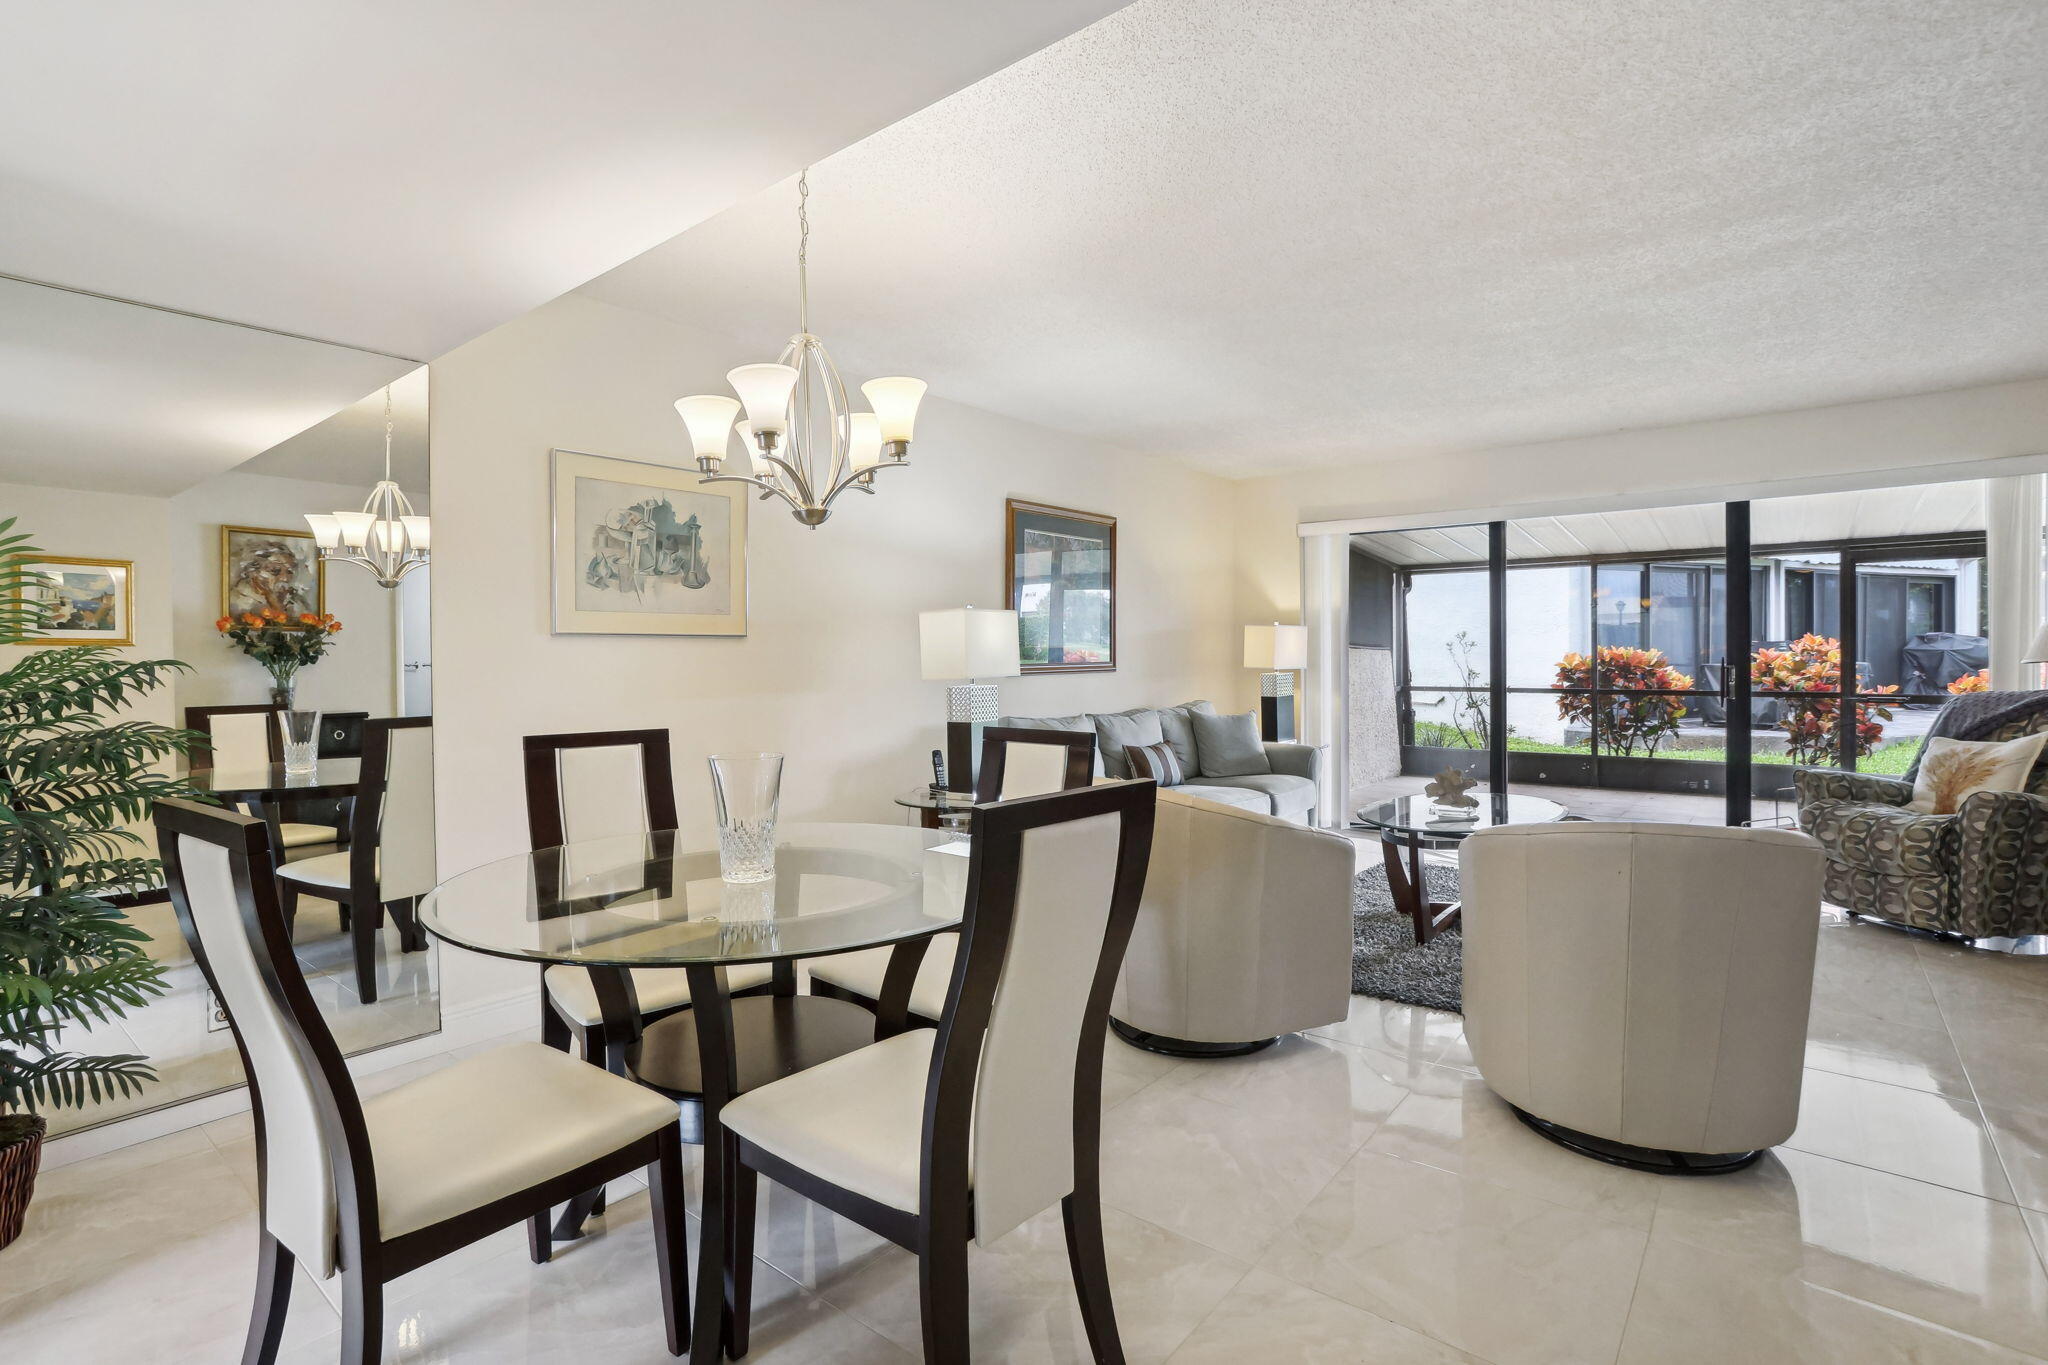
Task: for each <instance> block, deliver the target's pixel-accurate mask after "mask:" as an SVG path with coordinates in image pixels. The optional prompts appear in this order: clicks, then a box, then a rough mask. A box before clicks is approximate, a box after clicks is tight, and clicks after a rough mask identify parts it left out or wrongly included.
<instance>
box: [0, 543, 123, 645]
mask: <svg viewBox="0 0 2048 1365" xmlns="http://www.w3.org/2000/svg"><path fill="white" fill-rule="evenodd" d="M22 567H23V568H25V569H27V570H28V571H29V572H30V573H33V574H35V575H37V576H38V578H39V580H40V586H39V587H36V588H31V589H28V590H27V591H28V592H31V593H34V594H36V595H37V596H39V597H41V598H42V599H43V600H44V601H47V602H50V603H52V604H53V605H52V608H51V611H50V615H49V618H48V620H47V622H46V623H45V625H44V628H43V630H42V633H41V634H39V635H37V636H36V638H34V639H32V640H22V641H19V642H18V643H21V644H25V645H132V644H134V643H135V619H134V618H135V583H134V575H135V566H134V565H133V564H132V563H131V562H130V561H128V560H125V559H81V558H76V557H73V556H69V555H38V556H37V557H36V558H34V559H30V560H26V561H24V563H23V565H22Z"/></svg>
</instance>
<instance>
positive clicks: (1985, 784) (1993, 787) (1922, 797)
mask: <svg viewBox="0 0 2048 1365" xmlns="http://www.w3.org/2000/svg"><path fill="white" fill-rule="evenodd" d="M2044 742H2048V733H2042V734H2038V735H2024V736H2022V737H2020V738H2019V739H2008V740H2003V741H2000V740H1974V739H1949V738H1946V737H1945V736H1936V737H1934V738H1932V739H1930V740H1928V741H1927V747H1926V748H1925V749H1923V750H1921V752H1920V771H1919V772H1918V773H1917V774H1915V776H1914V778H1913V799H1912V800H1911V801H1909V802H1907V803H1906V809H1907V810H1913V811H1920V812H1923V813H1925V814H1929V815H1953V814H1955V813H1956V812H1957V811H1959V810H1961V809H1962V807H1963V798H1965V797H1967V796H1969V795H1971V794H1972V793H1974V792H2017V791H2025V790H2026V789H2027V777H2028V776H2029V775H2030V774H2031V773H2032V772H2033V771H2034V760H2035V759H2037V758H2039V757H2040V756H2041V745H2042V744H2043V743H2044Z"/></svg>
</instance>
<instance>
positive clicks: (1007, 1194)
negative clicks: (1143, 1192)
mask: <svg viewBox="0 0 2048 1365" xmlns="http://www.w3.org/2000/svg"><path fill="white" fill-rule="evenodd" d="M1155 793H1156V788H1155V787H1154V785H1153V784H1152V783H1151V782H1150V781H1136V782H1114V783H1106V784H1103V785H1101V786H1092V787H1088V788H1086V789H1083V790H1076V791H1064V792H1057V793H1053V794H1050V795H1045V796H1033V797H1026V798H1021V799H1018V800H1013V801H1004V802H1000V803H998V804H994V805H980V806H976V807H975V809H974V813H973V817H972V819H973V850H972V853H971V854H970V859H971V861H970V865H969V868H968V873H967V885H968V892H967V904H966V916H965V918H964V919H963V921H962V924H961V929H960V934H959V937H960V949H959V953H958V955H957V959H956V962H955V965H954V969H953V975H952V980H951V981H950V983H949V984H948V986H947V991H946V1001H945V1007H944V1009H943V1010H942V1011H941V1014H940V1018H939V1026H938V1028H937V1029H936V1030H933V1029H925V1028H914V1029H909V1030H907V1031H905V1032H902V1033H898V1034H895V1035H894V1036H892V1037H889V1038H886V1039H883V1040H881V1041H879V1042H876V1043H872V1044H870V1045H869V1046H867V1047H864V1048H861V1049H860V1050H858V1051H856V1052H850V1053H847V1054H845V1055H844V1056H841V1057H837V1058H835V1059H833V1060H831V1061H829V1062H824V1063H822V1064H820V1065H818V1066H814V1067H812V1068H810V1069H809V1070H807V1071H799V1072H797V1073H796V1074H795V1075H792V1076H788V1077H785V1078H784V1079H782V1080H778V1081H772V1082H770V1083H769V1084H767V1085H764V1086H761V1087H760V1088H759V1089H756V1090H752V1091H749V1092H747V1093H746V1094H744V1095H741V1096H740V1097H739V1098H737V1099H735V1100H733V1101H731V1102H730V1103H728V1104H726V1105H725V1107H724V1108H723V1110H722V1111H721V1115H720V1117H721V1121H722V1124H723V1129H722V1134H723V1136H722V1141H723V1143H724V1151H723V1153H722V1155H723V1157H724V1159H725V1161H726V1162H727V1163H728V1169H730V1170H732V1171H733V1172H734V1175H733V1179H732V1181H731V1194H730V1197H729V1199H728V1200H721V1201H719V1202H718V1204H717V1205H715V1206H712V1205H708V1204H707V1207H706V1208H705V1209H704V1210H703V1218H704V1221H703V1228H702V1238H701V1240H700V1242H699V1246H700V1251H699V1255H700V1256H703V1257H706V1258H710V1257H718V1256H730V1258H731V1260H730V1265H729V1267H728V1269H727V1272H726V1273H727V1279H726V1283H728V1284H730V1285H732V1286H733V1289H732V1292H733V1300H734V1301H733V1309H732V1311H733V1332H732V1335H733V1341H734V1342H735V1344H736V1345H737V1344H738V1343H743V1342H744V1341H745V1340H746V1335H747V1333H746V1326H745V1322H746V1317H747V1313H748V1308H749V1304H748V1293H749V1289H750V1287H751V1286H750V1276H749V1275H748V1274H747V1271H746V1267H748V1266H749V1265H751V1263H752V1258H753V1252H754V1248H753V1243H754V1210H755V1197H756V1176H757V1174H758V1175H765V1176H767V1177H768V1178H769V1179H771V1180H773V1181H775V1182H776V1183H777V1184H780V1185H783V1186H786V1187H787V1188H789V1189H791V1190H794V1191H796V1192H797V1193H799V1194H801V1195H804V1196H805V1197H807V1198H809V1199H811V1200H813V1201H814V1202H816V1203H819V1204H822V1205H823V1206H825V1207H826V1208H828V1209H831V1210H832V1211H833V1212H834V1213H837V1214H839V1215H840V1216H842V1217H845V1218H850V1219H852V1220H853V1221H854V1222H856V1223H859V1224H861V1225H862V1226H863V1227H866V1228H868V1229H870V1230H871V1231H873V1232H876V1233H879V1234H880V1235H882V1236H884V1237H887V1238H888V1239H889V1240H890V1241H892V1242H894V1243H896V1244H897V1245H898V1246H901V1247H904V1248H906V1249H908V1250H910V1251H913V1252H915V1253H916V1254H917V1258H918V1295H919V1300H920V1305H921V1316H922V1320H923V1329H924V1358H925V1359H926V1360H927V1361H932V1362H964V1361H966V1360H967V1359H968V1358H969V1346H968V1336H969V1317H968V1286H967V1243H968V1240H969V1239H970V1238H971V1239H973V1240H975V1241H978V1242H980V1243H981V1244H982V1245H983V1246H986V1245H988V1244H989V1243H991V1242H993V1241H995V1240H996V1239H997V1238H999V1237H1001V1236H1002V1235H1003V1234H1004V1233H1006V1232H1009V1231H1010V1230H1011V1229H1013V1228H1015V1227H1017V1226H1018V1225H1020V1224H1022V1223H1024V1222H1025V1221H1026V1220H1028V1219H1030V1218H1032V1217H1033V1216H1035V1215H1036V1214H1038V1213H1039V1212H1040V1211H1041V1210H1043V1209H1046V1208H1048V1207H1050V1206H1051V1205H1053V1204H1055V1203H1057V1204H1059V1205H1060V1209H1061V1214H1062V1216H1063V1218H1064V1220H1065V1223H1066V1240H1067V1255H1068V1260H1069V1262H1070V1265H1071V1269H1072V1272H1073V1277H1074V1287H1075V1290H1076V1291H1077V1294H1078V1296H1079V1299H1080V1306H1081V1317H1082V1321H1083V1324H1084V1325H1085V1327H1086V1329H1087V1333H1088V1344H1089V1347H1090V1350H1091V1352H1092V1354H1093V1356H1094V1358H1095V1359H1096V1360H1097V1361H1118V1362H1120V1361H1122V1360H1123V1358H1124V1357H1123V1348H1122V1345H1121V1343H1120V1341H1119V1339H1118V1335H1117V1326H1116V1311H1115V1307H1114V1304H1113V1302H1112V1299H1111V1294H1110V1285H1109V1269H1108V1264H1107V1261H1106V1259H1105V1257H1104V1253H1103V1245H1102V1205H1101V1195H1100V1180H1099V1172H1098V1159H1097V1158H1098V1151H1099V1142H1100V1130H1101V1117H1102V1049H1103V1043H1104V1036H1105V1030H1106V1025H1107V1022H1108V1018H1109V1000H1110V993H1111V991H1112V990H1113V988H1114V987H1115V984H1116V977H1117V971H1118V968H1119V966H1120V965H1121V963H1122V961H1123V955H1124V948H1125V946H1126V945H1127V944H1128V943H1129V941H1130V935H1131V926H1132V923H1133V922H1134V921H1135V919H1136V918H1137V914H1138V903H1139V900H1140V898H1141V896H1142V895H1143V892H1144V888H1145V871H1146V866H1147V863H1148V862H1149V860H1150V857H1151V849H1152V823H1153V812H1154V806H1155ZM707 1156H708V1154H707ZM728 1239H729V1240H728ZM716 1269H717V1267H715V1266H714V1265H713V1264H712V1263H711V1262H710V1261H709V1260H708V1259H707V1260H705V1261H703V1262H700V1264H699V1267H698V1273H699V1276H700V1285H706V1284H710V1283H712V1282H713V1280H714V1273H715V1271H716ZM717 1309H718V1305H716V1304H709V1303H706V1302H704V1300H703V1298H702V1296H701V1290H700V1297H699V1301H698V1305H697V1312H698V1327H697V1339H698V1340H699V1341H705V1340H712V1339H715V1338H714V1337H712V1336H711V1335H709V1333H708V1330H707V1329H710V1328H711V1327H712V1325H713V1324H712V1322H711V1321H710V1315H712V1314H715V1313H716V1312H717Z"/></svg>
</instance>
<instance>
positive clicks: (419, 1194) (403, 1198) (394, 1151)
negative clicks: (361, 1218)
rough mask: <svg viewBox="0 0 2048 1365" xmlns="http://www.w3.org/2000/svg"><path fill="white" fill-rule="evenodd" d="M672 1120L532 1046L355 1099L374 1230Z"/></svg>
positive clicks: (481, 1199)
mask: <svg viewBox="0 0 2048 1365" xmlns="http://www.w3.org/2000/svg"><path fill="white" fill-rule="evenodd" d="M540 1120H544V1121H540ZM675 1121H676V1107H675V1105H674V1104H673V1103H671V1102H670V1101H668V1100H665V1099H663V1098H662V1097H661V1096H659V1095H657V1094H655V1093H654V1092H653V1091H651V1090H645V1089H642V1088H641V1087H639V1086H633V1085H628V1084H625V1083H622V1082H621V1081H620V1080H619V1078H618V1077H616V1076H613V1075H611V1074H609V1073H607V1072H605V1071H603V1070H601V1069H599V1068H597V1067H594V1066H591V1065H590V1064H589V1063H587V1062H583V1061H580V1060H578V1059H577V1058H575V1057H571V1056H570V1055H569V1054H568V1053H566V1052H557V1051H556V1050H555V1049H554V1048H551V1047H545V1046H543V1045H542V1044H540V1043H511V1044H507V1045H506V1046H504V1047H499V1048H493V1049H492V1050H491V1051H489V1052H485V1053H480V1054H478V1055H477V1056H474V1057H469V1058H465V1059H464V1060H462V1061H459V1062H457V1063H455V1064H454V1065H453V1066H449V1067H444V1068H443V1069H441V1070H439V1071H435V1072H431V1073H429V1074H427V1075H425V1076H422V1077H420V1078H419V1079H418V1080H414V1081H408V1082H406V1083H405V1084H404V1085H401V1086H399V1087H398V1088H396V1089H394V1090H387V1091H385V1092H384V1093H383V1094H381V1095H376V1096H373V1097H371V1098H368V1099H365V1100H364V1101H363V1126H364V1128H365V1129H367V1130H368V1132H369V1135H370V1155H371V1158H372V1160H373V1161H374V1162H375V1166H376V1172H377V1222H378V1230H379V1231H380V1232H381V1233H382V1234H383V1235H384V1236H385V1237H387V1238H389V1237H400V1236H403V1235H404V1234H406V1233H408V1232H412V1231H414V1230H416V1229H418V1228H423V1227H428V1226H430V1225H432V1224H434V1223H438V1222H441V1221H442V1220H443V1219H447V1218H453V1217H455V1216H456V1215H457V1214H460V1213H467V1212H468V1211H469V1210H471V1209H478V1208H482V1207H483V1206H484V1205H486V1204H488V1203H490V1202H491V1201H493V1200H495V1199H501V1198H503V1197H504V1196H506V1195H508V1194H514V1193H517V1192H518V1191H520V1190H523V1189H527V1188H529V1187H531V1186H534V1185H538V1184H540V1183H541V1182H542V1181H545V1180H547V1179H549V1178H550V1177H552V1176H555V1175H559V1174H560V1173H561V1172H563V1171H572V1170H575V1169H576V1168H577V1167H579V1166H582V1165H584V1164H585V1163H587V1162H591V1161H595V1160H597V1159H598V1158H599V1157H601V1156H603V1155H605V1154H606V1153H607V1152H614V1151H617V1150H618V1149H619V1148H621V1147H623V1146H625V1145H626V1144H628V1143H630V1142H632V1141H634V1140H635V1139H636V1138H643V1137H646V1136H647V1135H648V1134H650V1133H656V1132H659V1131H660V1130H661V1129H662V1128H664V1127H666V1126H667V1125H669V1124H671V1123H674V1122H675Z"/></svg>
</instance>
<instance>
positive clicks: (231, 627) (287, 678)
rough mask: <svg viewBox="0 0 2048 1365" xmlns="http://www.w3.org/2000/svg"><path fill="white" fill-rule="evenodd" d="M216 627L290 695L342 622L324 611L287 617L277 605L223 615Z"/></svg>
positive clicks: (328, 645)
mask: <svg viewBox="0 0 2048 1365" xmlns="http://www.w3.org/2000/svg"><path fill="white" fill-rule="evenodd" d="M213 628H214V629H215V630H217V631H219V632H220V633H221V634H222V635H223V636H224V637H226V639H227V642H228V645H229V646H230V647H231V648H234V649H238V650H240V651H241V652H242V653H244V654H246V655H248V656H249V657H250V658H252V659H254V660H255V661H256V662H257V663H259V664H262V665H263V667H264V669H265V671H267V672H268V673H269V674H270V677H271V680H272V682H273V683H274V685H275V687H276V690H277V691H278V692H280V693H283V694H286V695H289V694H290V692H291V690H292V681H293V679H294V678H296V677H297V676H298V672H299V670H300V669H301V668H304V667H306V666H307V665H309V664H315V663H318V662H319V661H320V658H321V656H322V655H324V654H326V653H327V651H328V649H329V647H330V646H332V644H333V642H334V639H333V637H334V636H335V634H336V633H337V632H339V631H340V630H341V622H340V621H339V620H337V619H336V618H335V617H332V616H329V615H328V614H327V613H325V612H311V611H306V612H300V613H299V614H298V615H297V616H288V615H286V614H285V613H284V612H282V611H279V610H278V609H277V608H275V607H266V608H265V609H264V610H262V611H245V612H243V613H242V614H241V615H239V616H223V617H221V618H220V619H219V620H217V621H215V622H214V623H213Z"/></svg>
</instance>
